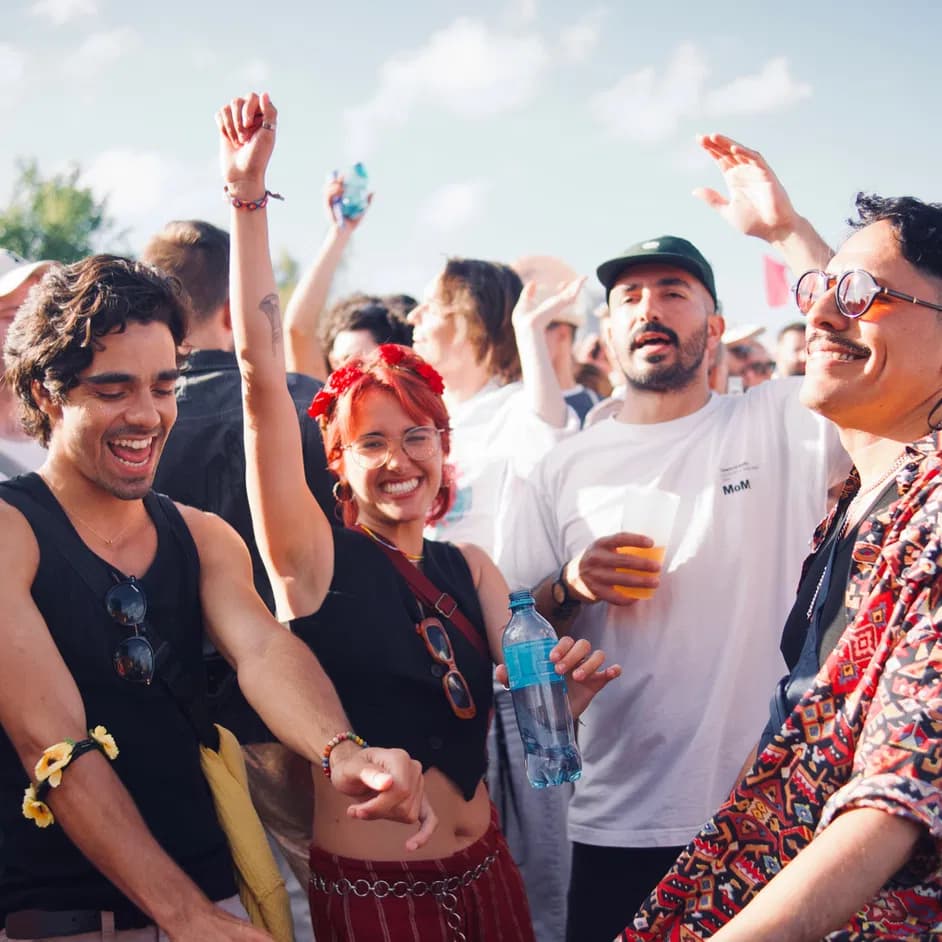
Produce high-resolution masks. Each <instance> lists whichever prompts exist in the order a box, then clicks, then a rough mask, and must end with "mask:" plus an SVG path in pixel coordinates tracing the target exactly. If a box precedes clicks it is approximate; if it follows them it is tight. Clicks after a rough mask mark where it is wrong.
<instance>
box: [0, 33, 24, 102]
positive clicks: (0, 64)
mask: <svg viewBox="0 0 942 942" xmlns="http://www.w3.org/2000/svg"><path fill="white" fill-rule="evenodd" d="M25 77H26V53H25V52H23V51H22V50H20V49H17V48H16V46H12V45H10V43H0V84H2V85H3V88H4V90H5V91H9V90H10V89H11V88H13V87H15V86H17V85H19V84H20V82H22V81H23V79H24V78H25Z"/></svg>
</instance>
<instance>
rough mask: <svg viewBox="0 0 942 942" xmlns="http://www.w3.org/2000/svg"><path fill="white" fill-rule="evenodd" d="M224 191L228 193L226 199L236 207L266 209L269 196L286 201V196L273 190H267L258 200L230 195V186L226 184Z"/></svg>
mask: <svg viewBox="0 0 942 942" xmlns="http://www.w3.org/2000/svg"><path fill="white" fill-rule="evenodd" d="M222 189H223V192H224V193H225V194H226V199H227V200H229V202H230V203H231V204H232V206H233V208H234V209H248V210H250V211H251V210H255V209H264V208H265V207H266V206H267V205H268V200H269V198H271V199H274V200H282V201H284V197H283V196H282V195H281V194H280V193H272V191H271V190H266V191H265V192H264V193H263V194H262V195H261V196H260V197H259V198H258V199H257V200H243V199H239V197H238V196H230V194H229V187H228V186H224V187H223V188H222Z"/></svg>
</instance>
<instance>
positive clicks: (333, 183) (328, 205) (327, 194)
mask: <svg viewBox="0 0 942 942" xmlns="http://www.w3.org/2000/svg"><path fill="white" fill-rule="evenodd" d="M342 196H343V175H342V174H339V173H333V174H331V176H330V177H329V178H328V180H327V183H325V184H324V207H325V209H326V211H327V218H328V219H329V220H330V224H331V225H332V226H333V227H334V228H335V229H337V230H338V231H340V232H343V233H346V234H351V233H353V232H354V231H356V228H357V227H358V226H359V225H360V223H361V222H362V221H363V217H364V216H365V215H366V213H367V210H368V209H369V208H370V205H371V204H372V202H373V194H372V193H368V194H367V196H366V209H364V210H363V212H362V213H360V215H359V216H354V217H353V218H351V219H347V218H346V217H344V216H343V214H342V213H341V212H340V198H341V197H342Z"/></svg>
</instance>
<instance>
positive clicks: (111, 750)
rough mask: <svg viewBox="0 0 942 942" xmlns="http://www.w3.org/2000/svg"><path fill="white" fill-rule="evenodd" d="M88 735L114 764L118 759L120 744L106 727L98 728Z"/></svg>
mask: <svg viewBox="0 0 942 942" xmlns="http://www.w3.org/2000/svg"><path fill="white" fill-rule="evenodd" d="M88 735H89V736H91V737H92V739H94V740H95V742H97V743H98V745H99V746H101V750H102V752H104V754H105V755H106V756H107V757H108V758H109V759H111V761H112V762H114V760H115V759H117V758H118V744H117V743H116V742H115V741H114V736H112V735H111V733H109V732H108V730H106V729H105V727H104V726H96V727H95V728H94V729H90V730H89V731H88Z"/></svg>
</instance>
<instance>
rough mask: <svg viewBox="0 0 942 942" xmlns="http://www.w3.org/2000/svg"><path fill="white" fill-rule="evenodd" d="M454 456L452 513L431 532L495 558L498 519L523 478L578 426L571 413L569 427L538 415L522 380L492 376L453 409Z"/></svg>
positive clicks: (452, 455)
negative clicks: (500, 380) (472, 545)
mask: <svg viewBox="0 0 942 942" xmlns="http://www.w3.org/2000/svg"><path fill="white" fill-rule="evenodd" d="M450 419H451V428H452V436H451V454H450V456H449V461H450V463H451V464H452V465H454V468H455V472H456V484H457V493H456V496H455V502H454V504H453V506H452V508H451V510H450V511H449V512H448V514H447V515H446V516H445V517H444V518H443V519H442V520H440V521H439V522H438V523H437V524H435V525H434V526H433V527H430V528H429V536H430V537H431V538H432V539H436V540H450V541H451V542H453V543H475V544H477V545H478V546H480V547H482V548H483V549H484V550H486V551H487V552H488V553H489V554H490V555H491V556H493V555H494V553H495V549H496V536H497V519H498V517H500V516H501V515H502V514H504V513H505V512H506V505H507V503H508V501H509V500H510V497H511V494H512V493H514V491H515V488H516V487H517V486H518V482H519V480H520V479H522V478H525V477H526V476H527V475H528V474H530V472H531V471H532V470H533V468H534V466H535V465H536V463H537V462H538V461H539V460H540V458H542V457H543V455H545V454H546V452H547V451H549V450H550V449H551V448H552V447H553V446H554V445H555V444H556V443H557V442H558V441H560V440H561V439H562V438H565V437H566V436H568V435H570V434H572V433H573V432H575V431H576V430H577V429H578V427H579V422H578V419H577V418H576V416H575V414H574V413H572V412H570V415H569V420H570V421H569V422H568V424H567V425H566V427H565V428H562V429H556V428H553V427H552V426H550V425H548V424H547V423H546V422H544V421H543V420H542V419H541V418H539V416H537V415H536V414H535V413H534V412H533V410H532V407H531V405H530V401H529V399H528V398H527V396H526V393H525V392H524V389H523V383H519V382H518V383H508V384H507V385H505V386H499V385H498V384H497V382H496V381H494V380H492V381H491V382H489V383H487V385H485V386H484V387H483V388H482V389H481V390H480V391H479V392H477V393H475V394H474V395H473V396H472V397H471V398H470V399H466V400H465V401H464V402H462V403H459V404H458V405H457V406H454V407H453V408H451V409H450Z"/></svg>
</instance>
